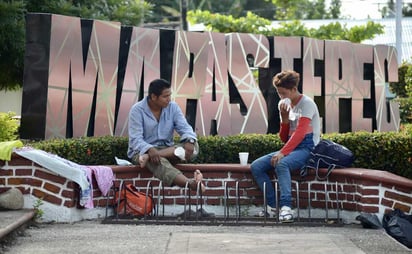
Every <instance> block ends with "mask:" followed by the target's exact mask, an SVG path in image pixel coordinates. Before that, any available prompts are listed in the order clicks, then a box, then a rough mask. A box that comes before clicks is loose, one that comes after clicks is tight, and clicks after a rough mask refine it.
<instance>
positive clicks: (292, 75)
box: [273, 70, 300, 89]
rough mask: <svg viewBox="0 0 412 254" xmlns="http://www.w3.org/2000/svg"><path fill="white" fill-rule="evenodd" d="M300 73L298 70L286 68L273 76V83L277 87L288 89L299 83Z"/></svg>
mask: <svg viewBox="0 0 412 254" xmlns="http://www.w3.org/2000/svg"><path fill="white" fill-rule="evenodd" d="M299 81H300V75H299V73H297V72H296V71H292V70H285V71H282V72H279V73H278V74H276V75H275V76H274V77H273V85H274V86H276V87H283V88H286V89H292V88H293V87H297V86H298V85H299Z"/></svg>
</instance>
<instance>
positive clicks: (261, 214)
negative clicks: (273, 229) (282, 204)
mask: <svg viewBox="0 0 412 254" xmlns="http://www.w3.org/2000/svg"><path fill="white" fill-rule="evenodd" d="M275 216H276V208H273V207H271V206H269V205H267V206H266V212H265V210H262V211H260V212H259V213H258V214H257V217H266V218H271V217H275Z"/></svg>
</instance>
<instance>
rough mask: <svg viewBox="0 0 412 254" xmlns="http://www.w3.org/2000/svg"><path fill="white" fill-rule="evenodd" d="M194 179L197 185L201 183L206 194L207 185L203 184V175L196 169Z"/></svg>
mask: <svg viewBox="0 0 412 254" xmlns="http://www.w3.org/2000/svg"><path fill="white" fill-rule="evenodd" d="M194 179H195V182H196V183H199V182H200V188H201V191H202V193H204V192H205V191H206V187H205V185H204V184H203V183H202V180H203V174H202V173H201V172H200V170H199V169H196V171H195V173H194Z"/></svg>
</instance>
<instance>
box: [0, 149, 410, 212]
mask: <svg viewBox="0 0 412 254" xmlns="http://www.w3.org/2000/svg"><path fill="white" fill-rule="evenodd" d="M177 167H178V168H179V169H180V170H181V171H182V172H183V173H184V174H185V175H186V176H187V177H190V178H191V177H193V171H194V170H195V169H200V170H201V171H202V173H203V176H204V183H205V185H206V187H207V190H206V192H205V194H204V197H203V199H202V200H200V202H203V204H205V205H218V206H221V205H223V204H224V203H223V202H224V201H223V199H224V196H225V186H226V188H227V191H228V193H229V198H228V202H229V203H230V204H235V203H236V190H238V191H239V195H238V196H239V201H240V203H241V204H242V205H257V206H259V205H261V204H262V203H263V196H262V193H261V191H260V190H259V189H258V188H257V186H256V184H255V182H254V181H253V178H252V175H251V173H250V171H249V166H241V165H237V164H207V165H196V164H181V165H178V166H177ZM112 169H113V172H114V174H115V176H116V179H117V180H116V186H118V185H119V182H120V181H121V180H123V181H124V182H125V183H133V184H134V185H136V186H137V187H138V188H139V189H141V190H143V191H145V190H146V187H147V185H148V183H151V186H152V187H153V188H152V189H150V191H151V190H153V191H154V194H155V195H154V196H155V197H157V196H158V193H159V188H158V187H159V183H160V182H159V181H158V180H157V179H155V178H153V176H152V174H151V173H150V172H149V171H148V170H146V169H141V168H140V167H135V166H112ZM324 173H325V171H324V170H321V171H320V174H321V175H322V174H324ZM293 180H294V181H293V185H292V188H293V196H294V201H295V205H296V200H297V193H298V192H297V188H298V189H299V203H300V208H303V209H304V208H306V207H307V206H308V202H309V199H308V197H309V193H310V202H311V207H313V208H320V209H324V208H325V198H327V199H328V202H327V204H328V207H329V208H331V209H336V206H337V203H338V205H339V207H340V209H343V210H346V211H354V212H367V213H379V214H381V215H382V214H384V213H385V212H386V211H387V210H392V209H394V208H399V209H401V210H402V211H404V212H406V213H412V180H410V179H406V178H403V177H400V176H397V175H394V174H391V173H388V172H384V171H379V170H370V169H361V168H350V169H335V170H334V171H333V172H332V174H331V175H330V177H329V181H318V180H316V179H315V176H314V173H313V172H309V175H308V176H307V177H306V178H305V179H303V180H302V179H301V178H300V176H299V175H293ZM93 186H94V188H95V189H94V190H93V196H94V205H95V206H96V207H105V206H106V197H103V196H102V194H101V192H100V190H99V189H98V188H97V184H96V183H95V182H94V184H93ZM236 186H238V189H236ZM10 188H19V189H20V190H21V191H22V192H23V194H25V195H32V196H34V197H36V198H41V199H43V200H44V202H48V203H51V204H54V205H57V206H62V207H67V208H79V209H81V207H79V206H78V197H79V186H78V185H77V184H76V183H74V182H72V181H69V180H67V179H65V178H63V177H60V176H57V175H55V174H54V173H52V172H50V171H48V170H47V169H44V168H42V167H41V166H39V165H37V164H35V163H33V162H31V161H29V160H26V159H24V158H22V157H19V156H17V155H13V157H12V160H11V161H8V162H7V161H0V192H4V191H6V190H8V189H10ZM309 188H310V192H309ZM336 190H338V193H337V192H336ZM160 194H161V195H160V202H161V203H163V204H165V205H183V204H184V203H185V190H184V189H183V188H176V187H174V188H173V187H172V188H170V187H166V186H165V187H164V197H163V195H162V193H161V192H160ZM190 194H191V197H192V199H191V200H190V202H192V203H193V204H195V203H196V202H198V201H197V199H196V193H195V192H194V191H191V192H190ZM337 195H338V198H337ZM109 196H113V191H112V190H111V191H110V193H109ZM337 199H338V201H336V200H337ZM110 201H111V202H113V200H112V199H110Z"/></svg>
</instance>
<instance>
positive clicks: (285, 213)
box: [279, 206, 293, 222]
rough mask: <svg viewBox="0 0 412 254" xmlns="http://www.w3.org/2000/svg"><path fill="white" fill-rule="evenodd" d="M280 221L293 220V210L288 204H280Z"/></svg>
mask: <svg viewBox="0 0 412 254" xmlns="http://www.w3.org/2000/svg"><path fill="white" fill-rule="evenodd" d="M279 221H280V222H293V210H292V208H290V207H289V206H282V208H281V209H280V214H279Z"/></svg>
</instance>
